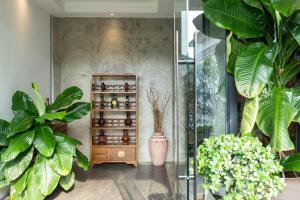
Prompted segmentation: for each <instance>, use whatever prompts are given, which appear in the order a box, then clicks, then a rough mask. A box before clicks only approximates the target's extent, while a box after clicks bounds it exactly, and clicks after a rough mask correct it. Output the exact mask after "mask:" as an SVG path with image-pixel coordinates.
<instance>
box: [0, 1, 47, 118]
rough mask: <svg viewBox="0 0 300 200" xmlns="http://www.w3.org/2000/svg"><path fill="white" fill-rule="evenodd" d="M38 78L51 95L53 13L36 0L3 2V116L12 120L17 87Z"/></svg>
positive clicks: (0, 42) (0, 8)
mask: <svg viewBox="0 0 300 200" xmlns="http://www.w3.org/2000/svg"><path fill="white" fill-rule="evenodd" d="M31 82H37V83H38V84H39V86H40V90H41V93H42V94H43V95H44V96H45V98H46V97H50V16H49V14H47V13H46V12H45V11H43V10H42V9H41V8H39V7H38V6H37V5H35V3H34V2H33V1H32V0H1V2H0V118H3V119H6V120H10V119H11V117H12V112H11V97H12V95H13V93H14V92H15V91H16V90H23V91H25V92H29V94H31V95H32V92H31Z"/></svg>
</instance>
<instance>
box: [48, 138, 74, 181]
mask: <svg viewBox="0 0 300 200" xmlns="http://www.w3.org/2000/svg"><path fill="white" fill-rule="evenodd" d="M55 139H56V148H55V152H54V155H53V157H51V166H52V169H53V170H54V171H56V172H57V173H58V174H59V175H61V176H67V175H68V174H69V173H70V172H71V169H72V163H73V155H74V151H75V146H74V145H72V144H70V143H69V142H66V141H64V138H62V137H60V136H55Z"/></svg>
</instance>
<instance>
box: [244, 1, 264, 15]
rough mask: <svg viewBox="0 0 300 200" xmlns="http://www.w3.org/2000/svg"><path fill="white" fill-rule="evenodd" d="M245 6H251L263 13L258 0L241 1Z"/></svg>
mask: <svg viewBox="0 0 300 200" xmlns="http://www.w3.org/2000/svg"><path fill="white" fill-rule="evenodd" d="M243 1H244V2H245V3H246V4H248V5H249V6H252V7H254V8H257V9H259V10H261V11H262V12H264V7H263V5H262V4H261V2H260V0H243Z"/></svg>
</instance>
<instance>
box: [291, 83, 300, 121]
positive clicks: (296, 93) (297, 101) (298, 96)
mask: <svg viewBox="0 0 300 200" xmlns="http://www.w3.org/2000/svg"><path fill="white" fill-rule="evenodd" d="M292 104H293V106H294V107H295V108H296V110H297V114H296V116H295V117H294V119H293V121H295V122H298V123H300V89H296V88H295V89H294V90H293V100H292Z"/></svg>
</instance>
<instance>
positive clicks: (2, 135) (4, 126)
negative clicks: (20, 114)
mask: <svg viewBox="0 0 300 200" xmlns="http://www.w3.org/2000/svg"><path fill="white" fill-rule="evenodd" d="M9 128H10V123H9V122H7V121H5V120H2V119H0V146H2V147H3V146H8V140H7V135H8V133H9Z"/></svg>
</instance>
